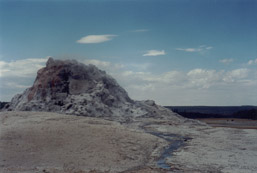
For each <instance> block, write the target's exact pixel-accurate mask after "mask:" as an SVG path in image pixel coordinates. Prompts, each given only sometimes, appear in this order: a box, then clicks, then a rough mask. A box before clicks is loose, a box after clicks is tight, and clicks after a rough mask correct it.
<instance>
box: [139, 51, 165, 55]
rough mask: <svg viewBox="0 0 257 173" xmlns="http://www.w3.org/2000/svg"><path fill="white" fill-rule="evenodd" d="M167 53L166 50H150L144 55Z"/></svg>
mask: <svg viewBox="0 0 257 173" xmlns="http://www.w3.org/2000/svg"><path fill="white" fill-rule="evenodd" d="M159 55H166V53H165V51H164V50H148V51H147V52H146V53H145V54H143V56H159Z"/></svg>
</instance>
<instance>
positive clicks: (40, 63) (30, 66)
mask: <svg viewBox="0 0 257 173" xmlns="http://www.w3.org/2000/svg"><path fill="white" fill-rule="evenodd" d="M47 59H48V57H46V58H29V59H22V60H15V61H11V62H5V61H0V77H10V76H15V77H30V76H35V74H36V72H37V70H38V69H40V68H42V67H44V66H45V63H46V61H47Z"/></svg>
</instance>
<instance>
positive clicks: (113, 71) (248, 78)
mask: <svg viewBox="0 0 257 173" xmlns="http://www.w3.org/2000/svg"><path fill="white" fill-rule="evenodd" d="M46 60H47V58H40V59H24V60H17V61H12V62H6V61H0V72H1V75H0V81H1V82H0V89H1V92H2V93H0V100H3V99H2V98H9V99H10V97H11V96H14V94H16V93H17V92H22V91H23V90H24V88H26V87H28V86H29V85H31V84H32V83H33V80H34V78H35V76H36V72H37V70H38V69H39V68H41V67H43V66H45V61H46ZM82 62H83V63H85V64H94V65H96V66H97V67H99V68H100V69H102V70H106V71H107V73H108V74H110V75H112V76H113V77H114V78H115V79H116V80H117V81H118V83H119V84H121V86H122V87H124V88H125V89H126V91H127V92H128V94H129V95H130V97H131V98H132V99H137V100H144V99H153V100H155V101H156V102H157V103H158V104H162V105H192V104H194V105H199V104H202V105H236V104H241V103H242V104H253V103H256V102H257V98H256V97H255V96H256V95H257V90H256V88H257V70H256V69H250V68H249V69H247V68H239V69H233V70H212V69H202V68H197V69H192V70H188V71H177V70H170V71H166V72H164V73H160V74H157V73H152V72H149V71H148V70H149V68H145V69H143V68H140V67H141V66H142V67H144V66H145V64H138V65H137V64H133V65H131V64H118V63H117V64H116V63H111V62H108V61H100V60H96V59H87V60H84V61H82ZM151 65H152V66H153V64H151ZM137 67H138V68H137ZM140 69H141V71H140ZM20 76H22V77H23V78H21V77H20ZM18 79H19V80H18ZM24 80H26V81H25V82H24ZM5 100H7V99H5ZM7 101H8V100H7Z"/></svg>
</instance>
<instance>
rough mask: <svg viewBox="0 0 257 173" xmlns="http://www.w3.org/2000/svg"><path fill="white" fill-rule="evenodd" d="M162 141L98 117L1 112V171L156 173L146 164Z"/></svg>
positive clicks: (158, 151) (151, 161)
mask: <svg viewBox="0 0 257 173" xmlns="http://www.w3.org/2000/svg"><path fill="white" fill-rule="evenodd" d="M164 145H167V143H166V141H164V140H163V139H160V138H157V137H155V136H153V135H150V134H147V133H144V132H142V131H139V130H132V129H128V128H125V127H124V126H122V125H120V124H119V123H116V122H112V121H107V120H102V119H97V118H89V117H81V116H72V115H63V114H56V113H43V112H5V113H1V114H0V172H1V173H5V172H6V173H16V172H23V173H37V172H51V173H52V172H53V173H54V172H56V173H57V172H58V173H59V172H78V173H79V172H81V173H82V172H83V173H84V172H123V171H124V172H133V171H135V170H138V171H139V170H141V171H143V172H156V171H155V168H151V167H150V166H148V165H151V164H152V165H153V161H154V159H155V158H157V156H158V153H160V149H161V148H162V147H163V146H164ZM157 172H162V171H161V170H158V169H157Z"/></svg>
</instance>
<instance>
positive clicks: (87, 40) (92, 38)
mask: <svg viewBox="0 0 257 173" xmlns="http://www.w3.org/2000/svg"><path fill="white" fill-rule="evenodd" d="M116 36H117V35H88V36H85V37H82V38H81V39H79V40H77V43H81V44H91V43H103V42H106V41H110V40H112V39H113V38H114V37H116Z"/></svg>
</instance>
